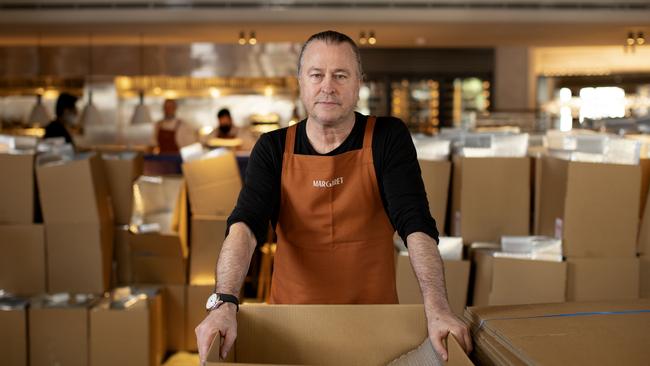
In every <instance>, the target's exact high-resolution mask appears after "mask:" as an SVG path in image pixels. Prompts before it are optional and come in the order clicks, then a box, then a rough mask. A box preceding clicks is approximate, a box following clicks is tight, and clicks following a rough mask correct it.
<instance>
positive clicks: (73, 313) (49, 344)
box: [29, 294, 97, 366]
mask: <svg viewBox="0 0 650 366" xmlns="http://www.w3.org/2000/svg"><path fill="white" fill-rule="evenodd" d="M96 301H97V299H96V298H92V297H86V296H70V295H68V294H57V295H52V296H43V297H39V298H35V299H33V300H32V301H31V304H30V308H29V359H30V364H31V365H74V366H85V365H88V364H89V342H90V340H89V337H88V330H89V329H90V328H89V323H88V321H89V310H90V308H91V307H92V306H93V305H94V304H95V303H96Z"/></svg>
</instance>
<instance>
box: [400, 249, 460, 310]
mask: <svg viewBox="0 0 650 366" xmlns="http://www.w3.org/2000/svg"><path fill="white" fill-rule="evenodd" d="M438 249H439V251H440V255H441V257H442V259H443V266H444V273H445V284H446V288H447V298H448V300H449V305H450V306H451V309H452V311H453V312H454V313H455V314H456V315H458V316H461V315H462V314H463V311H464V310H465V305H466V304H467V291H468V287H469V271H470V263H469V261H467V260H462V249H463V240H462V239H461V238H453V237H441V238H440V244H439V245H438ZM395 273H396V284H397V296H398V298H399V303H400V304H422V303H423V301H424V300H423V299H422V291H421V290H420V285H419V283H418V279H417V276H416V275H415V272H414V271H413V267H412V266H411V261H410V257H409V253H408V251H404V250H402V251H400V252H399V255H398V257H397V265H396V270H395Z"/></svg>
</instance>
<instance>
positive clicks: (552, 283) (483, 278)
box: [472, 249, 567, 306]
mask: <svg viewBox="0 0 650 366" xmlns="http://www.w3.org/2000/svg"><path fill="white" fill-rule="evenodd" d="M496 253H497V252H496V251H494V250H489V249H488V250H475V251H473V252H472V264H473V266H474V284H473V295H472V304H473V305H474V306H485V305H517V304H536V303H553V302H563V301H565V291H566V277H567V264H566V263H565V262H554V261H545V260H532V259H523V258H516V257H510V258H509V257H507V256H503V257H500V256H498V255H497V254H496Z"/></svg>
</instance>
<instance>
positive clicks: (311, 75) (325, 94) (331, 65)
mask: <svg viewBox="0 0 650 366" xmlns="http://www.w3.org/2000/svg"><path fill="white" fill-rule="evenodd" d="M298 80H299V83H300V99H301V100H302V103H303V105H304V106H305V109H306V110H307V114H308V115H309V118H310V119H314V120H315V121H316V122H319V123H321V124H323V125H335V124H337V123H338V122H340V121H342V120H344V119H345V118H349V117H350V116H352V115H354V108H355V107H356V105H357V100H358V99H359V88H360V87H361V78H360V75H359V70H358V67H357V61H356V57H355V55H354V51H353V50H352V47H350V45H348V44H347V43H342V44H328V43H325V42H323V41H314V42H312V43H310V44H309V45H308V46H307V49H306V50H305V52H304V53H303V59H302V67H301V71H300V75H299V79H298Z"/></svg>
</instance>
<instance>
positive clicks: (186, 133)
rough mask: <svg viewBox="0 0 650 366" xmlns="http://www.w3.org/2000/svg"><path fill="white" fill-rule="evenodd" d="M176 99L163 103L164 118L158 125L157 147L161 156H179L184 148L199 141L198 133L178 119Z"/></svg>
mask: <svg viewBox="0 0 650 366" xmlns="http://www.w3.org/2000/svg"><path fill="white" fill-rule="evenodd" d="M176 109H177V104H176V101H175V100H174V99H166V100H165V102H164V103H163V113H164V118H163V119H162V120H160V121H158V122H157V123H156V130H155V131H156V132H155V137H156V141H155V143H156V145H157V146H158V149H157V150H158V153H160V154H178V153H179V152H180V149H181V148H182V147H184V146H187V145H191V144H193V143H195V142H197V141H198V136H197V132H196V131H195V130H194V129H193V128H192V126H190V125H189V124H188V123H186V122H183V121H182V120H181V119H179V118H177V117H176Z"/></svg>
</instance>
